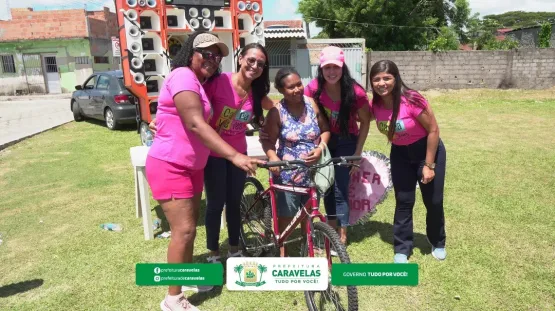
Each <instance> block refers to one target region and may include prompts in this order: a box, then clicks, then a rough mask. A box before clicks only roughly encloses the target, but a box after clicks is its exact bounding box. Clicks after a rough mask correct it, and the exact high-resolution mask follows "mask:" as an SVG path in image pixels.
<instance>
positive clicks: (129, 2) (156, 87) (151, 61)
mask: <svg viewBox="0 0 555 311" xmlns="http://www.w3.org/2000/svg"><path fill="white" fill-rule="evenodd" d="M160 1H163V0H116V8H117V11H118V12H117V16H118V24H119V26H120V28H119V37H120V45H121V46H122V47H123V48H122V51H121V54H122V69H123V77H124V83H125V86H126V87H127V89H128V90H129V91H130V92H131V93H132V94H133V95H135V96H136V97H137V98H138V99H139V102H140V108H141V109H139V110H140V114H141V119H142V120H145V121H147V122H148V121H150V120H151V115H150V109H149V107H150V102H151V101H156V100H157V98H158V94H159V91H160V89H161V87H162V82H163V81H164V78H165V76H166V75H167V74H168V73H169V70H170V68H169V59H168V54H167V51H166V50H167V42H166V25H165V7H164V4H163V3H161V2H160Z"/></svg>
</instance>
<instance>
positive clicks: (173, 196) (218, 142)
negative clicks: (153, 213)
mask: <svg viewBox="0 0 555 311" xmlns="http://www.w3.org/2000/svg"><path fill="white" fill-rule="evenodd" d="M228 53H229V50H228V48H227V46H226V45H225V44H223V43H222V42H220V41H219V39H218V38H217V37H216V36H214V35H212V34H209V33H203V32H195V33H193V34H191V35H190V36H189V38H188V40H187V42H186V43H185V45H184V46H183V48H182V49H181V51H179V53H178V54H177V56H176V57H175V58H174V59H173V61H174V63H173V70H172V72H171V73H170V74H169V75H168V76H167V77H166V79H165V80H164V84H163V86H162V89H161V91H160V96H159V98H158V113H157V120H156V127H157V132H156V136H155V138H154V143H153V144H152V147H151V148H150V150H149V153H148V157H147V160H146V176H147V180H148V183H149V185H150V189H151V191H152V195H153V197H154V199H156V200H158V202H159V204H160V205H161V206H162V210H163V211H164V215H165V216H166V219H167V220H168V222H169V224H170V229H171V232H172V234H171V240H170V243H169V245H168V263H188V262H192V259H193V258H192V257H193V246H194V241H195V236H196V224H197V219H198V216H199V209H200V198H201V193H202V189H203V180H204V167H205V165H206V162H207V160H208V156H209V155H210V151H214V152H217V153H218V154H220V155H221V156H222V157H223V158H225V159H227V160H229V161H230V162H232V163H233V164H234V165H235V166H237V167H239V168H241V169H242V170H244V171H247V172H249V173H252V174H254V173H255V172H256V163H257V162H259V161H257V160H254V159H251V158H249V157H247V156H246V155H244V154H242V153H240V152H237V150H235V149H234V148H233V147H232V146H230V145H229V144H228V143H226V142H225V141H224V140H223V139H222V138H221V137H220V135H218V133H217V132H216V131H215V130H214V129H213V128H212V127H211V126H210V124H209V121H210V118H211V117H212V114H213V111H212V107H211V105H210V102H209V100H208V98H207V96H206V93H205V92H204V89H203V87H202V84H203V83H205V82H206V81H207V80H208V79H209V78H210V77H211V76H212V75H214V73H216V72H217V71H218V70H219V68H218V67H219V64H220V61H221V60H222V57H224V56H226V55H228ZM160 307H161V309H162V310H164V311H185V310H188V311H195V310H198V309H197V308H196V307H195V306H193V305H191V304H190V303H189V302H188V301H187V299H186V298H185V297H184V296H183V293H182V292H181V286H170V287H169V289H168V295H167V296H166V298H165V299H164V300H163V301H162V302H161V303H160Z"/></svg>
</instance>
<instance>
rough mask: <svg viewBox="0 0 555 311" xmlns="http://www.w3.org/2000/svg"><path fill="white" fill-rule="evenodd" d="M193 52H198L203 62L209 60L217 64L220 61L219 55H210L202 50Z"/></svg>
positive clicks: (210, 53)
mask: <svg viewBox="0 0 555 311" xmlns="http://www.w3.org/2000/svg"><path fill="white" fill-rule="evenodd" d="M195 51H197V52H199V53H200V55H202V59H204V60H210V61H213V62H215V63H218V64H219V63H220V62H221V61H222V55H221V54H219V53H212V52H210V51H206V50H202V49H195Z"/></svg>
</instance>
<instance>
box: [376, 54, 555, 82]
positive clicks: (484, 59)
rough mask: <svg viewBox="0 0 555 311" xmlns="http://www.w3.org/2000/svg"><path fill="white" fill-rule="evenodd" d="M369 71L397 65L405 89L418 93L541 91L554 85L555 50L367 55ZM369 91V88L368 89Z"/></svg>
mask: <svg viewBox="0 0 555 311" xmlns="http://www.w3.org/2000/svg"><path fill="white" fill-rule="evenodd" d="M367 59H368V84H367V86H368V87H369V86H370V82H369V79H370V70H371V68H372V65H374V63H376V62H377V61H379V60H384V59H388V60H391V61H393V62H395V63H396V64H397V66H398V67H399V70H400V72H401V77H402V78H403V81H404V82H405V84H407V86H409V87H410V88H414V89H418V90H426V89H463V88H521V89H541V88H549V87H552V86H554V85H555V49H553V48H550V49H518V50H511V51H449V52H441V53H433V52H427V51H426V52H420V51H406V52H378V51H376V52H369V53H368V55H367ZM368 89H369V88H368Z"/></svg>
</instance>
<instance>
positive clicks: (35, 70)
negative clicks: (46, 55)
mask: <svg viewBox="0 0 555 311" xmlns="http://www.w3.org/2000/svg"><path fill="white" fill-rule="evenodd" d="M23 68H24V71H25V72H24V75H25V82H26V83H27V91H28V92H29V93H46V86H45V84H44V74H43V71H42V62H41V57H40V55H39V54H23Z"/></svg>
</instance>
